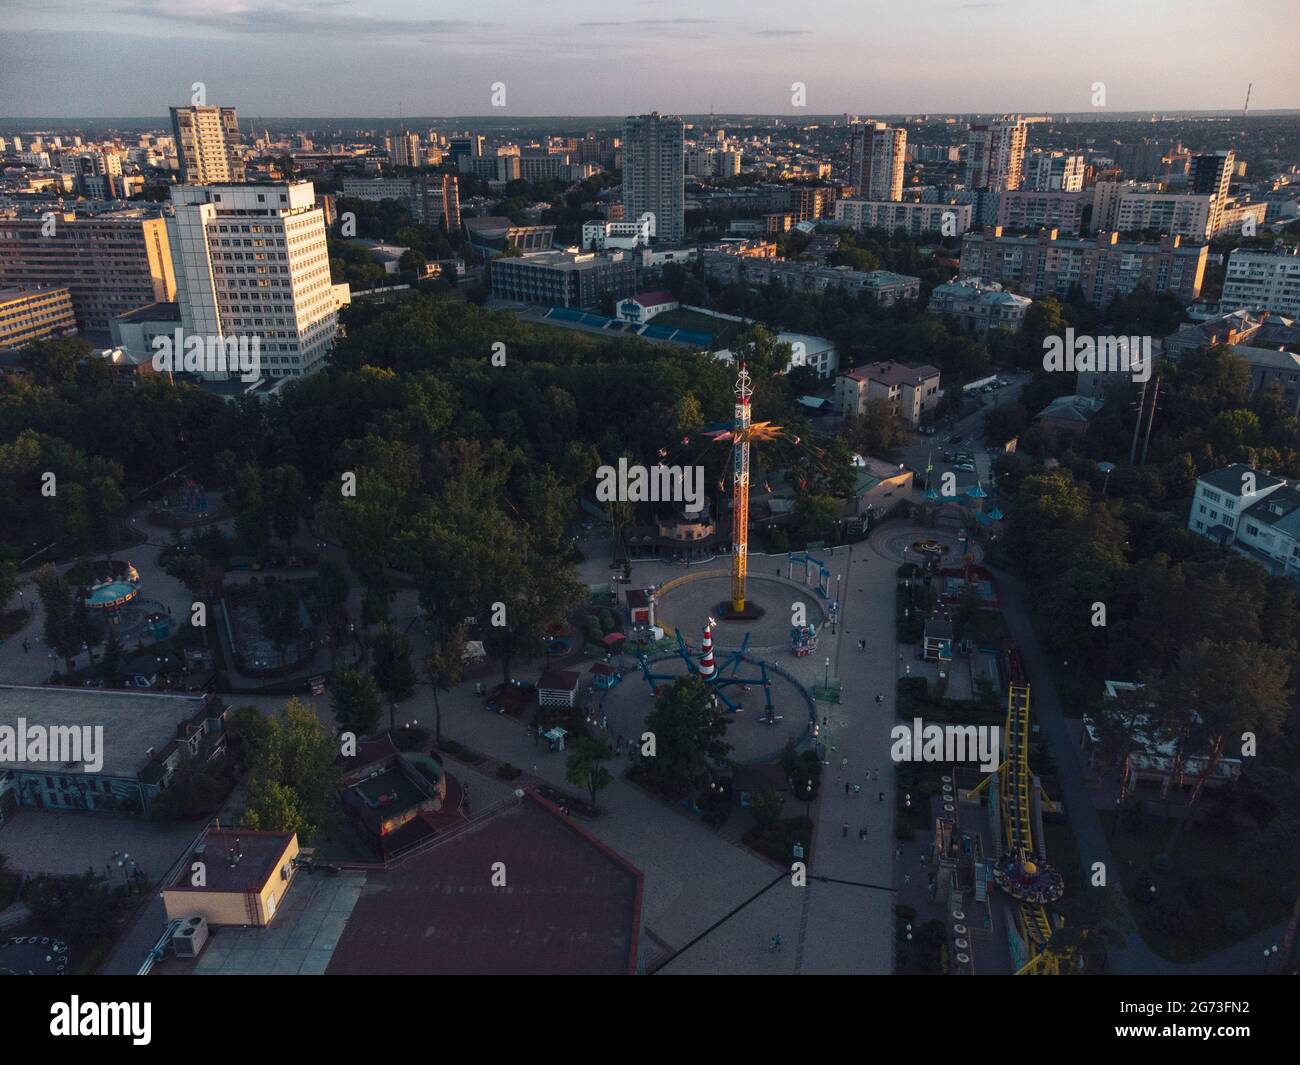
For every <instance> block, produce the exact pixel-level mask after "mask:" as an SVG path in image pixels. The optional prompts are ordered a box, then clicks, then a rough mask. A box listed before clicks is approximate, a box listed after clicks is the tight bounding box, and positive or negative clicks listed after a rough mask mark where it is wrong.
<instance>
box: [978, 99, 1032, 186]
mask: <svg viewBox="0 0 1300 1065" xmlns="http://www.w3.org/2000/svg"><path fill="white" fill-rule="evenodd" d="M1027 130H1028V127H1027V126H1026V125H1025V123H1024V121H1023V120H1022V119H1021V118H1020V117H1019V116H1018V115H1017V116H1016V117H1015V118H1004V119H1001V120H999V121H997V122H990V123H988V124H987V125H981V126H971V128H970V137H969V138H968V139H967V142H966V184H967V186H968V187H969V188H972V189H988V190H989V191H991V192H1014V191H1015V190H1016V189H1018V188H1020V183H1021V166H1022V163H1023V160H1024V155H1025V141H1026V139H1027Z"/></svg>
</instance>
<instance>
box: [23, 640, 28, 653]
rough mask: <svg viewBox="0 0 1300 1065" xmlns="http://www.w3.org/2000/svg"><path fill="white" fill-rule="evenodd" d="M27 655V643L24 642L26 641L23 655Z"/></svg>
mask: <svg viewBox="0 0 1300 1065" xmlns="http://www.w3.org/2000/svg"><path fill="white" fill-rule="evenodd" d="M26 653H27V641H26V640H24V641H23V654H26Z"/></svg>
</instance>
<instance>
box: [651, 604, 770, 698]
mask: <svg viewBox="0 0 1300 1065" xmlns="http://www.w3.org/2000/svg"><path fill="white" fill-rule="evenodd" d="M716 624H717V622H715V621H714V620H713V619H712V618H709V621H708V624H707V625H705V626H704V642H703V644H702V645H701V648H700V650H701V652H702V653H701V654H700V660H699V662H696V661H695V659H694V658H692V657H691V650H690V648H689V647H688V646H687V644H686V641H685V640H684V639H683V638H682V633H681V630H680V629H678V630H677V653H678V654H679V655H680V656H681V659H682V661H683V662H685V663H686V668H687V670H688V671H689V672H690V673H692V674H694V675H695V676H697V677H699V678H700V679H701V680H702V681H704V683H705V684H707V685H708V686H709V687H710V688H711V689H712V692H713V697H714V698H715V699H716V700H718V701H719V702H721V703H722V705H723V706H725V707H726V708H727V709H728V710H729V711H730V712H731V713H733V714H735V713H739V712H740V711H741V710H744V707H743V706H741V705H740V703H738V702H736V701H735V700H733V699H732V698H730V697H729V696H728V694H727V691H726V689H727V688H732V687H739V688H740V690H741V691H748V690H749V687H750V685H753V684H759V685H762V688H763V700H764V703H765V709H766V710H767V714H768V717H769V718H770V717H771V715H772V682H771V681H770V680H768V677H767V663H766V662H763V661H761V660H760V661H758V662H757V663H754V662H753V660H752V659H749V658H746V657H745V648H746V647H747V646H748V645H749V634H748V633H746V634H745V639H744V640H743V641H742V642H741V644H740V648H739V649H738V650H735V651H732V652H731V654H729V655H728V656H727V658H726V660H725V661H724V662H723V663H722V665H721V666H719V665H717V664H716V663H715V662H714V659H713V626H714V625H716ZM637 660H638V661H639V662H640V663H641V673H642V675H643V676H644V677H645V681H646V683H647V684H648V685H650V690H651V691H652V692H654V694H655V695H658V694H659V682H660V681H669V682H671V681H676V680H677V679H678V675H674V674H670V673H655V672H652V671H651V669H650V662H649V661H648V660H647V659H646V656H645V655H644V654H638V655H637ZM741 662H747V663H750V664H756V665H757V666H758V669H759V673H760V676H757V677H753V676H748V677H742V676H738V675H737V673H736V670H737V669H739V668H740V663H741Z"/></svg>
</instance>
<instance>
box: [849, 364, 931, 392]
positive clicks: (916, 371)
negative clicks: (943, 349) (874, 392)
mask: <svg viewBox="0 0 1300 1065" xmlns="http://www.w3.org/2000/svg"><path fill="white" fill-rule="evenodd" d="M844 376H845V377H850V378H852V379H853V380H854V381H877V382H879V383H880V384H882V385H889V386H890V387H891V388H892V387H893V386H895V385H919V384H920V383H921V382H922V381H924V380H926V379H927V378H930V377H938V376H939V368H938V367H937V366H930V365H925V366H905V365H904V364H903V363H901V362H873V363H870V364H869V365H867V366H860V367H858V368H857V369H855V370H849V371H848V372H847V373H846V374H845V375H844Z"/></svg>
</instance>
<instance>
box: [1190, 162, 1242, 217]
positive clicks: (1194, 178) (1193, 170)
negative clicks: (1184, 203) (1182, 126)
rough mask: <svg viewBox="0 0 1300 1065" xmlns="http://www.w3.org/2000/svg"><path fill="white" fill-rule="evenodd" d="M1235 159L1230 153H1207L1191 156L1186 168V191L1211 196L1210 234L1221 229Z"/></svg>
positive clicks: (1234, 167)
mask: <svg viewBox="0 0 1300 1065" xmlns="http://www.w3.org/2000/svg"><path fill="white" fill-rule="evenodd" d="M1236 166H1237V157H1236V154H1235V153H1234V152H1232V151H1220V152H1207V153H1205V154H1203V155H1193V156H1192V157H1191V160H1190V162H1189V165H1188V168H1187V191H1188V192H1189V193H1192V194H1194V195H1201V196H1212V197H1213V202H1212V204H1211V208H1210V228H1209V231H1210V232H1211V233H1217V232H1219V230H1220V229H1221V228H1222V227H1223V209H1224V208H1225V207H1226V206H1227V205H1228V186H1229V185H1230V184H1231V182H1232V175H1233V173H1234V172H1235V170H1236Z"/></svg>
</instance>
